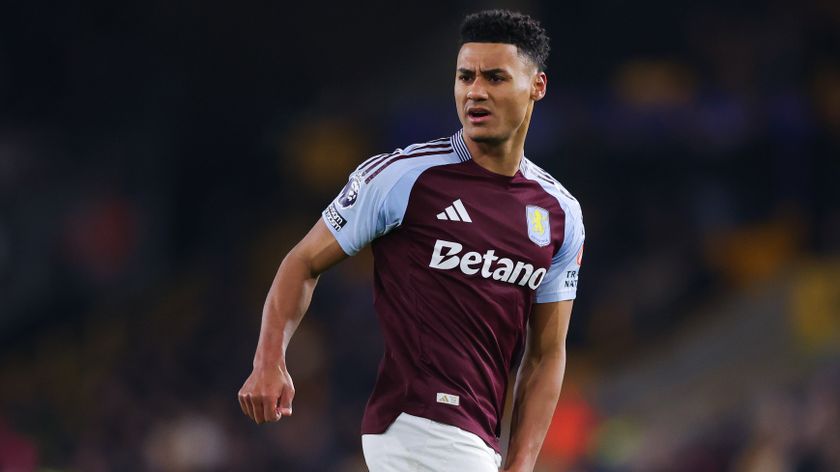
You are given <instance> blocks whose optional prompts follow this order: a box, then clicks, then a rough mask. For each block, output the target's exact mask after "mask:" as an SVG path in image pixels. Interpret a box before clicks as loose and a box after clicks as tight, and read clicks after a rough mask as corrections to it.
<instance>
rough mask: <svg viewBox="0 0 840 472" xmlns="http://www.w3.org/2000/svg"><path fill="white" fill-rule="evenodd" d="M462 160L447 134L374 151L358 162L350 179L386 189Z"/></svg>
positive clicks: (364, 184) (361, 183)
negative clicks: (381, 151)
mask: <svg viewBox="0 0 840 472" xmlns="http://www.w3.org/2000/svg"><path fill="white" fill-rule="evenodd" d="M460 161H461V158H460V157H459V156H458V153H456V151H455V149H454V147H453V144H452V139H451V138H450V137H445V138H439V139H434V140H432V141H427V142H422V143H415V144H411V145H409V146H406V147H405V148H397V149H395V150H394V151H392V152H390V153H382V154H377V155H375V156H373V157H370V158H369V159H367V160H366V161H364V162H362V163H361V164H359V166H358V167H356V170H354V171H353V174H352V175H351V179H355V180H357V181H358V183H359V184H360V185H362V186H376V187H380V188H382V187H384V188H389V187H392V186H394V185H395V184H396V183H398V182H400V181H402V180H405V179H406V178H411V177H412V176H414V177H416V176H417V175H419V174H420V173H422V172H423V171H424V170H426V169H428V168H430V167H434V166H439V165H446V164H455V163H458V162H460Z"/></svg>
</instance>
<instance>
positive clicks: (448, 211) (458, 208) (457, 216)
mask: <svg viewBox="0 0 840 472" xmlns="http://www.w3.org/2000/svg"><path fill="white" fill-rule="evenodd" d="M437 219H439V220H444V221H463V222H464V223H472V218H470V214H469V213H467V209H466V208H464V204H463V203H462V202H461V199H460V198H459V199H457V200H455V201H454V202H452V205H449V206H448V207H446V208H445V209H444V210H443V211H442V212H440V213H438V214H437Z"/></svg>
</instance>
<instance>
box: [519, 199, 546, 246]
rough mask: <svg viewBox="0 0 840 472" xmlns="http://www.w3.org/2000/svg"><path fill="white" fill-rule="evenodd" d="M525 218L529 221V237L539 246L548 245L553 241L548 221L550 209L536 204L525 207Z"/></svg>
mask: <svg viewBox="0 0 840 472" xmlns="http://www.w3.org/2000/svg"><path fill="white" fill-rule="evenodd" d="M525 219H526V220H527V222H528V237H529V238H531V241H533V242H534V244H536V245H537V246H540V247H543V246H548V243H550V242H551V225H550V224H549V223H548V210H546V209H545V208H541V207H538V206H536V205H528V206H526V207H525Z"/></svg>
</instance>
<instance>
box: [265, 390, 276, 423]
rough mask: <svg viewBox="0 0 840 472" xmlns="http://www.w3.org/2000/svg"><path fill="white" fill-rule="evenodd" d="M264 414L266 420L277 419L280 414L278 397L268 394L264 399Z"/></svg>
mask: <svg viewBox="0 0 840 472" xmlns="http://www.w3.org/2000/svg"><path fill="white" fill-rule="evenodd" d="M262 407H263V416H264V417H265V420H266V421H277V420H279V419H280V415H278V414H277V397H275V396H274V395H271V396H266V397H264V398H263V399H262Z"/></svg>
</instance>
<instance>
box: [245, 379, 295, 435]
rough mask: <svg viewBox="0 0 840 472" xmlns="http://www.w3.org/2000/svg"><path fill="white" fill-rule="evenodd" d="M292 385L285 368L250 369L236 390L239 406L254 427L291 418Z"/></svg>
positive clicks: (293, 392)
mask: <svg viewBox="0 0 840 472" xmlns="http://www.w3.org/2000/svg"><path fill="white" fill-rule="evenodd" d="M294 397H295V386H294V384H293V383H292V376H291V375H289V371H288V370H287V369H286V367H285V366H276V365H275V366H271V367H269V366H265V367H257V366H255V367H254V370H253V371H251V375H250V376H248V379H247V380H245V383H244V384H243V385H242V388H241V389H239V406H240V407H241V408H242V413H244V414H245V416H247V417H249V418H251V419H253V420H254V421H255V422H256V423H257V424H262V423H267V422H269V421H279V420H280V418H282V417H283V416H291V414H292V399H293V398H294Z"/></svg>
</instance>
